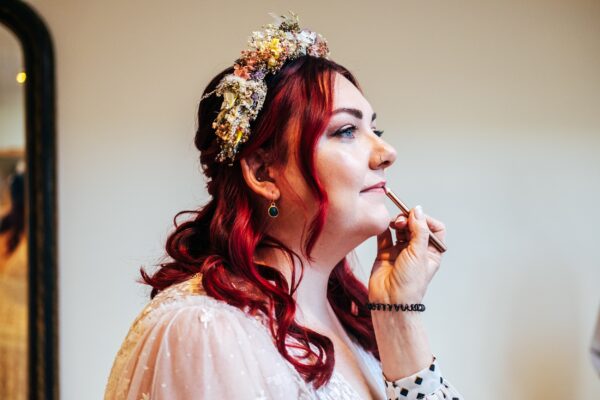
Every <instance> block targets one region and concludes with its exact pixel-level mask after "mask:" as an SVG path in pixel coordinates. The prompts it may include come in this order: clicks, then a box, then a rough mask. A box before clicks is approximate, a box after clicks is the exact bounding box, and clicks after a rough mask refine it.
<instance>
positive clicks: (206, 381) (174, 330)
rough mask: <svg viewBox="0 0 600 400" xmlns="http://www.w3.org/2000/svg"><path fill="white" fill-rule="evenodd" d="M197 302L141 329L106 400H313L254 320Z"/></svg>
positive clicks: (226, 308)
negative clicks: (310, 399) (276, 399)
mask: <svg viewBox="0 0 600 400" xmlns="http://www.w3.org/2000/svg"><path fill="white" fill-rule="evenodd" d="M196 297H197V298H196V299H194V302H193V304H189V303H190V302H189V301H188V302H187V303H188V304H185V305H181V304H179V305H177V306H173V305H171V306H170V309H169V310H166V311H165V310H159V311H160V312H159V314H160V315H159V316H158V317H157V318H154V320H153V321H152V322H151V323H150V324H148V326H147V327H146V328H145V329H142V332H143V333H142V334H140V335H138V337H137V340H136V341H137V343H136V344H135V346H134V348H133V350H132V351H131V352H130V354H129V355H127V356H126V357H127V359H126V360H123V366H122V368H121V371H119V370H115V368H114V367H113V371H112V373H111V377H110V378H109V389H108V390H107V393H106V396H105V399H106V400H108V399H111V400H112V399H119V400H120V399H128V400H145V399H152V400H161V399H228V398H232V399H233V398H235V399H253V400H258V399H275V398H281V399H283V398H286V399H308V398H310V396H309V393H308V392H307V389H306V388H305V387H303V383H304V382H303V381H301V378H300V376H299V375H297V371H295V370H294V369H293V368H292V367H291V365H289V364H288V363H286V362H285V360H284V359H283V357H281V355H280V353H279V352H278V351H277V349H276V347H275V346H274V344H273V342H272V340H271V339H270V337H269V336H268V331H267V330H265V329H264V327H262V329H261V328H260V327H258V326H257V324H259V321H258V320H256V319H254V318H253V317H250V316H248V315H244V314H243V312H242V311H241V310H238V309H235V310H232V309H233V308H234V307H232V306H229V305H227V304H224V305H222V304H218V305H217V301H216V300H214V299H209V298H207V297H205V296H204V297H202V296H196ZM200 299H201V300H200ZM219 303H220V302H219ZM163 308H164V307H163ZM122 356H123V355H122ZM294 373H296V374H294ZM111 380H112V383H110V382H111Z"/></svg>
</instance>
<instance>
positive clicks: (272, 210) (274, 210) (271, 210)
mask: <svg viewBox="0 0 600 400" xmlns="http://www.w3.org/2000/svg"><path fill="white" fill-rule="evenodd" d="M268 211H269V217H271V218H276V217H277V216H278V215H279V209H278V208H277V206H276V205H275V200H271V205H270V206H269V210H268Z"/></svg>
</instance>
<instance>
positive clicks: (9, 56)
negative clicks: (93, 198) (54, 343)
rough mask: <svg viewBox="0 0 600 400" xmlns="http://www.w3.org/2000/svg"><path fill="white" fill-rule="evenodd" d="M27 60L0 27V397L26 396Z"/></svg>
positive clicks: (7, 33)
mask: <svg viewBox="0 0 600 400" xmlns="http://www.w3.org/2000/svg"><path fill="white" fill-rule="evenodd" d="M25 82H26V76H25V72H24V70H23V58H22V54H21V48H20V46H19V42H18V40H17V38H16V37H15V36H14V35H13V33H12V32H11V31H9V30H7V29H6V28H5V27H4V26H2V25H0V399H15V400H21V399H26V398H27V396H28V393H27V387H28V382H27V372H28V369H27V359H28V349H27V344H28V336H27V330H28V327H27V319H28V312H27V309H28V287H27V282H28V268H27V235H26V225H27V224H26V221H27V219H26V209H25V208H26V207H25V204H26V201H25V182H24V181H25V175H24V174H25V157H24V154H25V112H24V106H25V103H24V85H25Z"/></svg>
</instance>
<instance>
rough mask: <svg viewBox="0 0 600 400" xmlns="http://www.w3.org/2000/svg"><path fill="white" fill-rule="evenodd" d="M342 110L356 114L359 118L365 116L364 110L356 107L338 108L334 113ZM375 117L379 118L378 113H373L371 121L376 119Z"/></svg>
mask: <svg viewBox="0 0 600 400" xmlns="http://www.w3.org/2000/svg"><path fill="white" fill-rule="evenodd" d="M341 112H345V113H348V114H351V115H353V116H355V117H356V118H358V119H362V117H363V113H362V111H360V110H357V109H356V108H346V107H343V108H338V109H337V110H335V111H334V112H333V114H332V115H335V114H338V113H341ZM375 118H377V113H373V115H372V116H371V122H373V121H375Z"/></svg>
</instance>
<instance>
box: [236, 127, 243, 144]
mask: <svg viewBox="0 0 600 400" xmlns="http://www.w3.org/2000/svg"><path fill="white" fill-rule="evenodd" d="M243 133H244V131H243V130H242V129H241V128H238V129H237V136H236V138H235V143H234V146H236V145H237V144H238V142H239V141H240V139H241V138H242V134H243Z"/></svg>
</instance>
